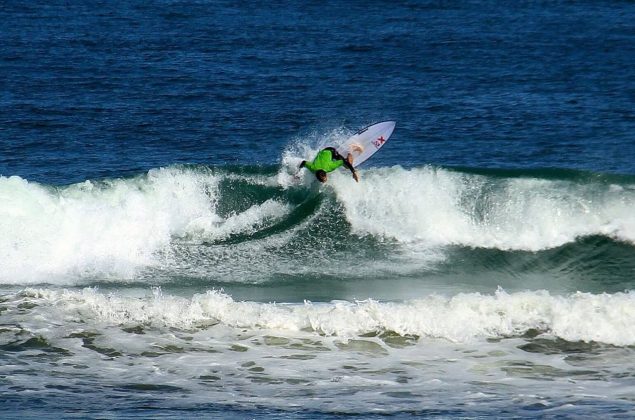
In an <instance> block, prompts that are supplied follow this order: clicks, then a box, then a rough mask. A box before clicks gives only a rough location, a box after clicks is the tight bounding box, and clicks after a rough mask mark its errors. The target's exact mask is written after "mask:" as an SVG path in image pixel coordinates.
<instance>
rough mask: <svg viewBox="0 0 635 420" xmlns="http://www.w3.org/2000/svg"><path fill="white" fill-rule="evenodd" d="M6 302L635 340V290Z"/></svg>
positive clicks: (130, 314) (158, 323) (249, 325)
mask: <svg viewBox="0 0 635 420" xmlns="http://www.w3.org/2000/svg"><path fill="white" fill-rule="evenodd" d="M5 298H7V296H5ZM7 305H9V306H16V305H17V306H16V307H22V308H35V309H33V310H34V311H38V313H40V314H43V315H44V314H45V316H46V318H47V319H51V320H53V321H59V322H60V323H62V324H63V323H65V322H69V321H70V322H82V323H88V324H91V323H96V324H99V325H101V323H104V322H106V323H109V324H114V325H120V326H123V327H125V328H131V326H152V327H160V328H161V327H169V328H179V329H188V330H189V329H207V328H209V327H210V326H213V325H216V324H219V323H220V324H222V325H224V326H228V327H233V328H239V329H250V330H265V332H266V331H271V330H276V331H277V333H279V334H282V335H292V334H293V333H295V332H300V331H303V332H306V331H311V332H314V333H316V334H320V335H331V336H339V337H343V338H353V337H358V336H364V335H368V334H371V335H372V334H382V333H386V332H388V333H396V334H399V335H401V336H416V337H428V338H440V339H445V340H449V341H453V342H466V341H470V340H475V339H484V338H505V337H517V336H522V335H525V334H529V335H530V336H532V337H535V336H536V335H538V334H544V335H545V336H553V337H558V338H561V339H564V340H567V341H586V342H591V341H593V342H600V343H606V344H612V345H618V346H631V345H635V311H633V308H634V307H635V292H629V293H615V294H591V293H581V292H578V293H575V294H571V295H568V296H552V295H550V294H549V292H547V291H534V292H518V293H507V292H505V291H504V290H502V289H499V290H497V291H496V292H495V293H494V294H489V295H487V294H480V293H460V294H457V295H455V296H452V297H444V296H438V295H432V296H428V297H426V298H424V299H417V300H411V301H405V302H378V301H374V300H365V301H357V302H349V301H334V302H330V303H316V304H314V303H311V302H308V301H305V302H304V304H275V303H257V302H238V301H235V300H233V299H232V298H231V296H229V295H227V294H224V293H222V292H220V291H208V292H207V293H204V294H197V295H194V296H193V297H192V298H191V299H186V298H181V297H177V296H169V295H168V296H164V295H163V294H162V293H161V292H160V290H155V293H154V296H153V297H146V298H136V297H126V296H120V295H114V294H109V295H106V294H103V293H100V292H98V291H96V290H95V289H91V288H89V289H84V290H82V291H55V290H46V289H26V290H24V291H22V292H19V293H18V294H16V295H14V296H13V297H9V298H8V299H5V306H7ZM11 312H12V310H9V312H7V313H8V316H10V315H11Z"/></svg>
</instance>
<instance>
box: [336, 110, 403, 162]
mask: <svg viewBox="0 0 635 420" xmlns="http://www.w3.org/2000/svg"><path fill="white" fill-rule="evenodd" d="M396 124H397V123H396V122H395V121H383V122H380V123H377V124H373V125H369V126H368V127H366V128H362V129H361V130H359V131H358V132H357V133H355V134H354V135H353V136H351V137H349V138H348V139H347V140H346V141H344V142H343V143H342V144H340V145H339V146H337V147H336V149H337V151H338V153H339V154H340V155H342V156H344V157H346V156H347V155H348V154H349V153H352V154H353V167H358V166H359V165H361V164H362V163H364V162H366V161H367V160H368V159H369V158H370V157H371V156H372V155H374V154H375V153H377V152H378V151H379V149H381V148H382V147H383V146H384V144H386V142H387V141H388V139H389V138H390V135H391V134H392V132H393V130H394V129H395V125H396Z"/></svg>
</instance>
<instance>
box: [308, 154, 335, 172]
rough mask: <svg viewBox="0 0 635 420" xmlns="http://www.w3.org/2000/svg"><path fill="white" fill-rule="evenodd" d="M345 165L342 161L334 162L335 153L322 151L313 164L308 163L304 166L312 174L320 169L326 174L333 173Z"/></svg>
mask: <svg viewBox="0 0 635 420" xmlns="http://www.w3.org/2000/svg"><path fill="white" fill-rule="evenodd" d="M342 165H344V161H343V160H341V159H338V160H333V152H331V151H330V150H328V149H324V150H321V151H320V152H319V153H318V154H317V156H316V157H315V159H313V162H306V163H305V164H304V166H305V167H306V168H307V169H308V170H309V171H311V172H313V173H315V172H316V171H319V170H320V169H321V170H323V171H324V172H333V171H334V170H336V169H337V168H339V167H340V166H342Z"/></svg>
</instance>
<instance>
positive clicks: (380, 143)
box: [373, 136, 386, 149]
mask: <svg viewBox="0 0 635 420" xmlns="http://www.w3.org/2000/svg"><path fill="white" fill-rule="evenodd" d="M384 143H386V139H385V138H384V136H379V137H378V138H377V140H373V144H374V145H375V147H376V148H378V149H379V148H380V147H381V146H383V144H384Z"/></svg>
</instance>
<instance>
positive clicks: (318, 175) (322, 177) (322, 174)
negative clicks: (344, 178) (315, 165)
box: [315, 169, 326, 182]
mask: <svg viewBox="0 0 635 420" xmlns="http://www.w3.org/2000/svg"><path fill="white" fill-rule="evenodd" d="M315 177H316V178H317V179H318V181H320V182H326V172H325V171H323V170H322V169H318V170H317V171H315Z"/></svg>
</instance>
